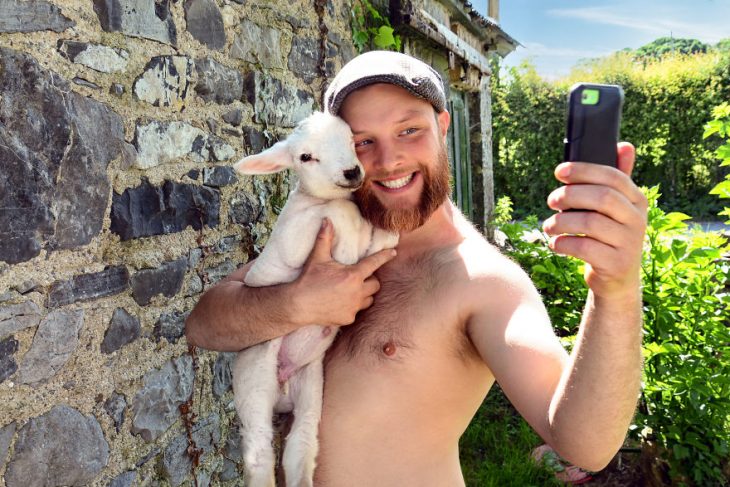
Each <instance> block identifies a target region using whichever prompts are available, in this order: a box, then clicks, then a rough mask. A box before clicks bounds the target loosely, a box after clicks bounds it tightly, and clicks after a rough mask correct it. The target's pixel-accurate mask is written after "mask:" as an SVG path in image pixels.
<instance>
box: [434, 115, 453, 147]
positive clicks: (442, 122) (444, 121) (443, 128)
mask: <svg viewBox="0 0 730 487" xmlns="http://www.w3.org/2000/svg"><path fill="white" fill-rule="evenodd" d="M436 120H438V122H439V130H440V132H441V138H443V139H444V143H445V142H446V134H448V133H449V124H450V123H451V115H449V112H448V111H447V110H444V111H443V112H441V113H439V114H438V115H436Z"/></svg>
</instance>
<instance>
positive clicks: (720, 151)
mask: <svg viewBox="0 0 730 487" xmlns="http://www.w3.org/2000/svg"><path fill="white" fill-rule="evenodd" d="M715 156H717V158H718V159H721V160H722V161H723V165H727V161H728V160H730V144H724V145H721V146H720V147H718V148H717V150H716V151H715Z"/></svg>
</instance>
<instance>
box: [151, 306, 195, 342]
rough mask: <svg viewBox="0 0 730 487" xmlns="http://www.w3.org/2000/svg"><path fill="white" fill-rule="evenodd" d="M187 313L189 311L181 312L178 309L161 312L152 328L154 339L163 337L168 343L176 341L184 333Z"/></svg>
mask: <svg viewBox="0 0 730 487" xmlns="http://www.w3.org/2000/svg"><path fill="white" fill-rule="evenodd" d="M188 314H190V313H182V312H180V311H172V312H170V313H162V315H161V316H160V319H159V320H157V323H155V327H154V329H153V330H152V333H153V335H154V337H155V340H157V341H158V342H159V341H160V340H161V339H163V338H164V339H165V340H167V342H168V343H177V341H178V340H179V339H180V338H181V337H182V336H183V335H184V334H185V320H186V319H187V317H188Z"/></svg>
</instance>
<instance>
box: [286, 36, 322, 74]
mask: <svg viewBox="0 0 730 487" xmlns="http://www.w3.org/2000/svg"><path fill="white" fill-rule="evenodd" d="M321 56H322V47H321V46H320V41H319V39H315V38H312V37H294V39H293V40H292V46H291V51H289V57H288V59H287V66H288V67H289V70H290V71H291V72H293V73H294V74H295V75H296V76H297V77H299V78H301V79H302V80H304V82H305V83H311V82H312V81H314V80H315V79H316V78H317V76H319V75H320V73H319V60H320V57H321Z"/></svg>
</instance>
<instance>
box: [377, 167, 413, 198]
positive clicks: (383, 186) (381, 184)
mask: <svg viewBox="0 0 730 487" xmlns="http://www.w3.org/2000/svg"><path fill="white" fill-rule="evenodd" d="M419 175H420V172H419V171H416V172H412V173H410V174H407V175H405V176H398V177H392V178H389V179H381V180H378V181H373V182H374V183H375V185H376V186H377V187H378V189H380V190H382V191H385V192H388V193H395V192H400V191H406V190H407V189H408V188H410V187H411V186H412V185H413V183H414V182H415V181H416V180H417V179H418V176H419Z"/></svg>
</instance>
